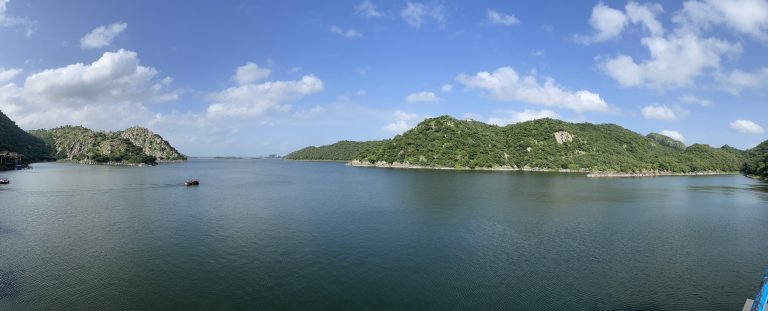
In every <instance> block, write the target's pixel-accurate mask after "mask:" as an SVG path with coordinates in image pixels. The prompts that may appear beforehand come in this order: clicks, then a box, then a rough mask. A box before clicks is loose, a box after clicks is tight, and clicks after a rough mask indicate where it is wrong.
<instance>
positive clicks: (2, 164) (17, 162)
mask: <svg viewBox="0 0 768 311" xmlns="http://www.w3.org/2000/svg"><path fill="white" fill-rule="evenodd" d="M23 160H24V156H22V155H21V154H19V153H16V152H10V151H0V170H13V169H17V168H19V167H22V166H23V165H24V164H23V163H24V161H23Z"/></svg>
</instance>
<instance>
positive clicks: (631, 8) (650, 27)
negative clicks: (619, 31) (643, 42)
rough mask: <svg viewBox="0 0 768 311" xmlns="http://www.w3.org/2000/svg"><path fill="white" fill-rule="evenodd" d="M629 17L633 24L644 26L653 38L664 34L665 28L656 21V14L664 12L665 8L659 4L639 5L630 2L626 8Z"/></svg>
mask: <svg viewBox="0 0 768 311" xmlns="http://www.w3.org/2000/svg"><path fill="white" fill-rule="evenodd" d="M624 10H625V11H626V12H627V17H629V20H630V21H631V22H632V23H633V24H642V25H643V27H645V29H646V30H647V31H648V32H649V33H650V34H651V36H654V37H656V36H661V35H663V34H664V26H662V25H661V22H659V21H658V20H657V19H656V14H658V13H661V12H664V8H662V7H661V4H658V3H655V4H654V3H647V4H639V3H637V2H634V1H630V2H629V3H627V5H626V6H625V7H624Z"/></svg>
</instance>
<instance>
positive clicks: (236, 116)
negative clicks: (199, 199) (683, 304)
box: [0, 0, 768, 156]
mask: <svg viewBox="0 0 768 311" xmlns="http://www.w3.org/2000/svg"><path fill="white" fill-rule="evenodd" d="M766 55H768V0H690V1H662V2H654V1H568V2H563V1H550V0H540V1H482V0H478V1H417V0H414V1H398V0H388V1H383V0H365V1H363V0H354V1H290V0H287V1H142V0H136V1H123V2H116V1H96V0H94V1H83V0H74V1H43V0H40V1H38V0H0V111H2V112H3V113H5V114H6V115H8V116H9V117H10V118H11V119H13V120H14V121H15V122H16V123H17V124H18V125H19V126H20V127H22V128H23V129H26V130H29V129H37V128H52V127H57V126H62V125H67V124H69V125H83V126H86V127H88V128H91V129H94V130H120V129H123V128H127V127H130V126H133V125H141V126H145V127H148V128H150V129H151V130H152V131H154V132H156V133H158V134H160V135H162V136H163V137H164V138H166V139H168V140H169V141H170V142H171V143H172V144H173V145H174V146H176V147H177V148H178V149H179V150H180V151H181V152H182V153H185V154H187V155H191V156H216V155H237V156H258V155H268V154H286V153H289V152H291V151H294V150H296V149H300V148H303V147H305V146H308V145H315V146H317V145H325V144H330V143H334V142H336V141H338V140H371V139H384V138H391V137H393V136H394V135H397V134H401V133H403V132H404V131H406V130H408V129H410V128H412V127H413V126H415V125H416V124H417V123H418V122H420V121H421V120H423V119H424V118H427V117H436V116H440V115H445V114H447V115H451V116H453V117H456V118H460V119H473V120H477V121H482V122H486V123H494V124H498V125H506V124H511V123H516V122H521V121H526V120H532V119H536V118H543V117H552V118H557V119H562V120H565V121H570V122H591V123H614V124H619V125H621V126H623V127H625V128H628V129H630V130H633V131H636V132H638V133H641V134H647V133H650V132H658V133H662V134H665V135H668V136H670V137H673V138H676V139H678V140H681V141H683V142H684V143H686V144H688V145H690V144H693V143H705V144H710V145H712V146H716V147H719V146H722V145H724V144H728V145H731V146H734V147H737V148H742V149H745V148H751V147H753V146H755V145H757V144H758V143H760V142H762V141H763V140H766V139H768V133H766V130H765V128H766V127H768V103H767V102H766V93H767V92H768V58H767V57H766Z"/></svg>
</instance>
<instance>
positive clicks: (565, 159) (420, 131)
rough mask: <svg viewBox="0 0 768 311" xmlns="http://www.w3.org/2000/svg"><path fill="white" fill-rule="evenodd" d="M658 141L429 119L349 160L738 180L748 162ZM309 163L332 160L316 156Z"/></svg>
mask: <svg viewBox="0 0 768 311" xmlns="http://www.w3.org/2000/svg"><path fill="white" fill-rule="evenodd" d="M657 135H658V136H657ZM660 136H662V135H660V134H656V135H651V137H646V136H642V135H640V134H637V133H635V132H632V131H630V130H627V129H625V128H623V127H620V126H618V125H614V124H599V125H596V124H589V123H580V124H574V123H568V122H564V121H560V120H554V119H539V120H533V121H528V122H522V123H517V124H512V125H508V126H504V127H500V126H495V125H489V124H485V123H481V122H476V121H460V120H457V119H454V118H452V117H449V116H441V117H437V118H432V119H427V120H425V121H423V122H421V123H420V124H418V125H417V126H416V127H415V128H413V129H411V130H409V131H407V132H405V133H404V134H402V135H397V136H395V137H394V138H393V139H391V140H388V141H383V142H377V143H374V144H372V145H371V146H370V148H366V149H365V150H363V151H361V152H360V153H359V154H358V155H357V156H355V157H353V158H355V159H358V160H361V161H365V162H370V163H376V162H380V161H383V162H386V163H407V164H411V165H419V166H427V167H455V168H476V167H487V168H491V167H499V166H508V167H516V168H538V169H571V170H589V171H592V172H649V171H668V172H680V173H687V172H700V171H728V172H736V171H738V170H739V169H740V168H741V167H742V165H743V163H744V161H745V159H746V153H745V152H744V151H741V150H738V149H735V148H731V147H728V146H723V147H722V148H712V147H710V146H708V145H701V144H696V145H692V146H690V147H687V148H685V147H684V146H682V147H683V148H681V146H680V145H679V144H677V143H675V141H674V140H672V139H671V138H669V139H666V138H668V137H666V136H664V137H660ZM665 137H666V138H665ZM678 143H679V142H678ZM331 146H334V145H330V146H326V147H331ZM303 150H304V149H303ZM309 150H312V149H309ZM325 152H326V153H332V152H336V150H335V149H332V148H331V149H326V150H325ZM313 159H322V160H329V159H330V158H327V157H323V156H321V155H316V156H315V157H314V158H313ZM339 159H340V160H345V159H346V157H345V158H339Z"/></svg>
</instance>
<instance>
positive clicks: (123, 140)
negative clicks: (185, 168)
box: [30, 126, 186, 164]
mask: <svg viewBox="0 0 768 311" xmlns="http://www.w3.org/2000/svg"><path fill="white" fill-rule="evenodd" d="M30 133H31V134H32V135H34V136H37V137H39V138H40V139H42V140H43V141H44V142H45V144H46V145H47V146H48V148H49V150H50V151H49V152H50V156H51V157H53V158H55V159H56V160H69V161H76V162H81V163H111V164H140V163H144V164H155V163H156V162H158V161H160V162H162V161H180V160H186V157H185V156H184V155H182V154H180V153H179V152H178V151H177V150H176V149H175V148H173V147H172V146H171V145H170V144H169V143H168V142H167V141H165V140H164V139H163V138H162V137H160V136H159V135H157V134H155V133H152V132H151V131H149V130H147V129H145V128H142V127H132V128H129V129H127V130H125V131H118V132H97V131H92V130H90V129H87V128H85V127H82V126H62V127H57V128H54V129H40V130H33V131H30Z"/></svg>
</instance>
